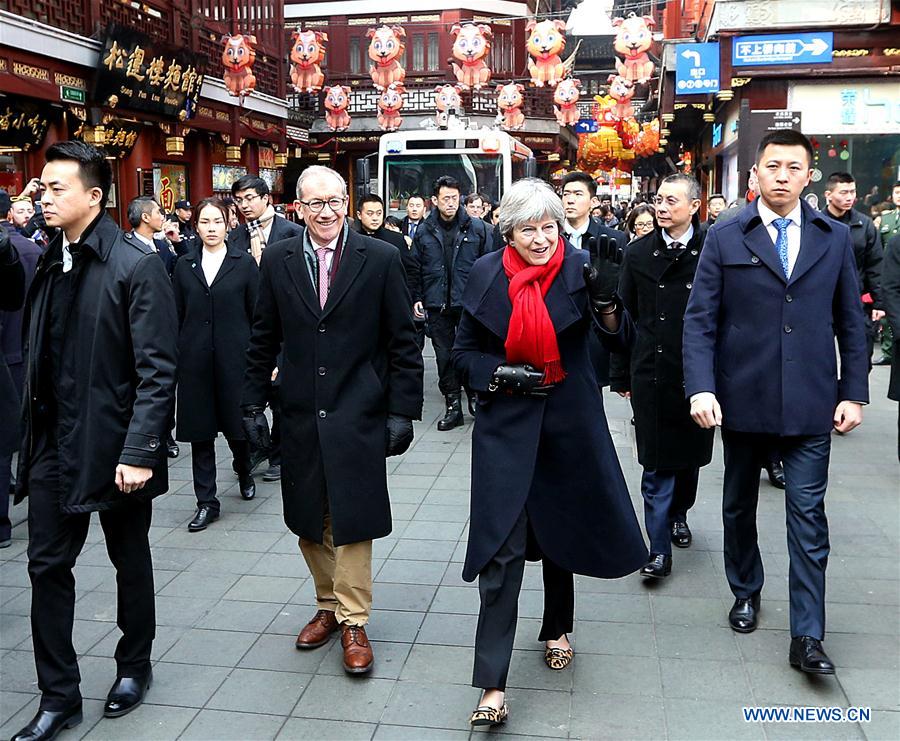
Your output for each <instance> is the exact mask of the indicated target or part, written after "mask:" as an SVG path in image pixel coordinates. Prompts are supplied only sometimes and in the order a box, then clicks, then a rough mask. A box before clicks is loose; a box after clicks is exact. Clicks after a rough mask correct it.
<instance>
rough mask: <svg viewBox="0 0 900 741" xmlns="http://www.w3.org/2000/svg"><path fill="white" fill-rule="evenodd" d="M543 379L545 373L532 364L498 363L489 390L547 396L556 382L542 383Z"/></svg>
mask: <svg viewBox="0 0 900 741" xmlns="http://www.w3.org/2000/svg"><path fill="white" fill-rule="evenodd" d="M543 380H544V374H543V373H542V372H541V371H539V370H536V369H535V368H533V367H531V366H530V365H527V364H519V365H498V366H497V368H496V369H495V370H494V375H493V377H492V378H491V382H490V383H489V384H488V391H505V392H506V393H509V394H525V395H526V396H546V395H547V394H548V393H549V391H550V389H552V388H553V385H554V384H552V383H551V384H546V385H542V383H543Z"/></svg>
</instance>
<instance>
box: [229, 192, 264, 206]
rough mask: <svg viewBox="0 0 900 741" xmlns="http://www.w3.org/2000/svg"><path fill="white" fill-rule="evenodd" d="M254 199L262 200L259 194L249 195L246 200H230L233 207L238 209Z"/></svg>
mask: <svg viewBox="0 0 900 741" xmlns="http://www.w3.org/2000/svg"><path fill="white" fill-rule="evenodd" d="M254 198H262V196H261V195H260V194H259V193H251V194H250V195H249V196H247V197H246V198H232V199H231V200H232V201H234V205H235V206H237V207H238V208H240V207H241V206H243V205H244V204H245V203H250V201H252V200H253V199H254Z"/></svg>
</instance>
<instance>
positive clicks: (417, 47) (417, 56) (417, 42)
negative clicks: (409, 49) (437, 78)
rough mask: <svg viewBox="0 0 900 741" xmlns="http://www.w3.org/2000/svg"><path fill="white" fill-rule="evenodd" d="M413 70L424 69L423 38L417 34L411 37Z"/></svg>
mask: <svg viewBox="0 0 900 741" xmlns="http://www.w3.org/2000/svg"><path fill="white" fill-rule="evenodd" d="M412 68H413V69H414V70H423V69H425V36H423V35H422V34H420V33H417V34H416V35H415V36H413V61H412Z"/></svg>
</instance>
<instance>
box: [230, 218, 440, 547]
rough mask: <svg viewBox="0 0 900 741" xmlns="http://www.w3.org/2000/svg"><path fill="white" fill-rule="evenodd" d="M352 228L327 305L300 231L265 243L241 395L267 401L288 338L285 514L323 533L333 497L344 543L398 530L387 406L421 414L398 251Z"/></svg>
mask: <svg viewBox="0 0 900 741" xmlns="http://www.w3.org/2000/svg"><path fill="white" fill-rule="evenodd" d="M346 234H347V236H346V243H345V244H344V246H343V250H342V254H341V257H340V261H339V264H338V268H337V272H336V274H335V277H334V283H333V284H332V286H331V289H330V291H329V294H328V301H327V302H326V303H325V307H324V308H320V307H319V298H318V295H317V293H316V289H315V287H314V286H313V283H312V280H311V279H310V275H309V272H308V269H307V263H306V261H305V259H304V253H303V236H302V235H301V236H298V237H292V238H291V239H287V240H283V241H281V242H276V243H275V244H270V245H269V246H268V247H267V248H266V250H265V251H264V252H263V257H262V262H261V263H260V281H259V297H258V299H257V303H256V312H255V314H254V321H253V331H252V335H251V339H250V349H249V351H248V354H247V358H248V362H247V373H246V377H245V386H244V395H243V399H242V405H249V404H257V405H259V406H262V405H264V404H265V402H266V398H267V394H268V388H269V379H270V377H271V373H272V368H274V367H275V362H276V356H277V355H278V353H279V351H280V350H281V346H282V342H283V344H284V358H283V360H282V361H281V366H280V368H279V378H280V379H281V382H282V385H281V389H280V392H279V393H280V395H281V408H282V423H281V430H282V433H281V434H282V443H281V445H282V460H283V462H282V469H281V492H282V497H283V498H284V519H285V522H286V523H287V526H288V527H289V528H290V529H291V530H292V531H293V532H294V533H296V534H297V535H299V536H300V537H302V538H305V539H307V540H312V541H315V542H317V543H321V542H322V528H323V519H324V515H325V512H326V508H327V510H328V512H330V514H331V525H332V532H333V536H334V544H335V545H336V546H339V545H346V544H348V543H356V542H360V541H364V540H373V539H375V538H380V537H383V536H385V535H387V534H388V533H390V531H391V508H390V502H389V500H388V490H387V473H386V467H385V449H386V436H385V425H386V420H387V415H388V414H398V415H402V416H405V417H410V418H412V419H419V418H421V414H422V356H421V353H420V352H419V348H418V345H417V344H416V337H415V325H414V324H413V318H412V302H411V300H410V296H409V291H408V290H407V287H406V277H405V275H404V273H403V267H402V265H401V262H400V253H399V252H398V251H397V249H396V248H395V247H392V246H391V245H389V244H386V243H384V242H381V241H379V240H377V239H370V238H369V237H365V236H363V235H361V234H357V233H356V232H354V231H352V230H348V231H347V233H346Z"/></svg>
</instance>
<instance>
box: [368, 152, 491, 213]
mask: <svg viewBox="0 0 900 741" xmlns="http://www.w3.org/2000/svg"><path fill="white" fill-rule="evenodd" d="M442 175H449V176H450V177H452V178H456V180H458V181H459V184H460V186H461V195H462V197H463V198H464V197H465V196H467V195H468V194H469V193H483V194H484V195H486V196H488V197H489V198H490V199H491V202H493V203H497V202H498V201H499V200H500V188H501V184H502V182H503V158H502V156H501V155H499V154H460V153H454V154H450V153H447V154H444V153H435V154H409V155H407V154H396V155H394V154H392V155H387V156H385V158H384V177H385V182H386V184H387V188H386V191H385V193H383V195H384V196H385V202H386V203H385V205H386V206H387V212H388V214H393V215H394V216H396V215H398V214H399V215H400V216H403V215H404V214H405V211H406V201H407V199H408V198H409V196H410V195H412V194H414V193H418V194H421V195H423V196H425V198H426V199H429V198H430V196H431V191H432V187H433V185H434V181H435V180H437V179H438V178H439V177H441V176H442Z"/></svg>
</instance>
